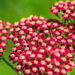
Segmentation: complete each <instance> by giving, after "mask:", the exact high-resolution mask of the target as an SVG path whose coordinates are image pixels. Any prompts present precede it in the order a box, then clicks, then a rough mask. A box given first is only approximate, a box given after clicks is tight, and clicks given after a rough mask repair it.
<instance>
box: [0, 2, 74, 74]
mask: <svg viewBox="0 0 75 75" xmlns="http://www.w3.org/2000/svg"><path fill="white" fill-rule="evenodd" d="M50 12H51V13H53V14H55V15H56V16H59V17H60V19H62V20H61V21H58V20H56V19H46V18H44V17H38V16H30V17H28V18H22V19H21V21H20V22H15V23H14V24H10V23H9V22H4V21H1V20H0V56H1V55H3V51H4V50H6V46H7V44H8V43H7V42H6V40H9V39H10V40H12V42H13V44H14V47H12V48H11V51H12V52H11V53H10V55H9V59H10V60H11V61H12V62H13V64H14V63H16V64H17V65H16V67H15V71H16V72H19V71H21V72H22V73H23V75H67V72H68V71H71V70H72V69H71V67H75V62H74V59H75V22H74V19H75V2H74V1H59V2H57V3H55V4H54V5H53V6H52V7H51V8H50Z"/></svg>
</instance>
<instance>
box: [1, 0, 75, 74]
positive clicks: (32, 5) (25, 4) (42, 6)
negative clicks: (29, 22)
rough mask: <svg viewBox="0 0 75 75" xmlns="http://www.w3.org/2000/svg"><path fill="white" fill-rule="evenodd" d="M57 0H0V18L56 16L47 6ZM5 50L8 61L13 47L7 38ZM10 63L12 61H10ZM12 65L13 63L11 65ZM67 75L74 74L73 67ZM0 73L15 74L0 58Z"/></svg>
mask: <svg viewBox="0 0 75 75" xmlns="http://www.w3.org/2000/svg"><path fill="white" fill-rule="evenodd" d="M57 1H59V0H0V19H1V20H4V21H9V22H11V23H14V22H15V21H20V19H21V18H22V17H28V16H30V15H36V16H43V17H45V18H57V17H56V16H54V15H53V14H50V13H49V8H50V7H51V6H52V5H53V4H54V3H55V2H57ZM8 42H9V45H8V46H7V50H6V51H5V52H4V57H5V59H6V60H7V61H8V62H10V61H9V57H8V56H9V54H10V52H11V51H10V48H11V47H13V44H12V42H11V41H10V40H9V41H8ZM10 63H11V64H12V62H10ZM13 66H14V65H13ZM72 69H73V70H72V72H71V73H69V75H75V72H74V71H75V68H72ZM0 75H17V74H16V73H15V72H14V70H12V69H11V68H10V67H9V66H8V65H7V64H6V63H5V62H3V61H2V60H0Z"/></svg>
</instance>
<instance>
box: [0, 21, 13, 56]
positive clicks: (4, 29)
mask: <svg viewBox="0 0 75 75" xmlns="http://www.w3.org/2000/svg"><path fill="white" fill-rule="evenodd" d="M11 26H12V25H11V24H10V23H9V22H4V21H2V20H0V55H3V51H5V50H6V45H7V44H8V43H7V42H6V40H8V39H9V34H10V33H11V32H12V30H11Z"/></svg>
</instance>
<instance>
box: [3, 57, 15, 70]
mask: <svg viewBox="0 0 75 75" xmlns="http://www.w3.org/2000/svg"><path fill="white" fill-rule="evenodd" d="M2 60H3V61H4V62H5V63H6V64H7V65H8V66H9V67H10V68H11V69H13V70H14V67H13V66H12V65H11V64H10V63H9V62H8V61H7V60H6V59H5V58H4V57H3V56H2Z"/></svg>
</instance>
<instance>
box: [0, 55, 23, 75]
mask: <svg viewBox="0 0 75 75" xmlns="http://www.w3.org/2000/svg"><path fill="white" fill-rule="evenodd" d="M0 59H2V60H3V61H4V62H5V63H6V64H7V65H8V66H9V67H10V68H11V69H13V70H14V67H13V65H11V64H10V63H9V62H8V61H7V60H6V59H5V58H4V57H3V56H0ZM18 75H22V74H21V73H18Z"/></svg>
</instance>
